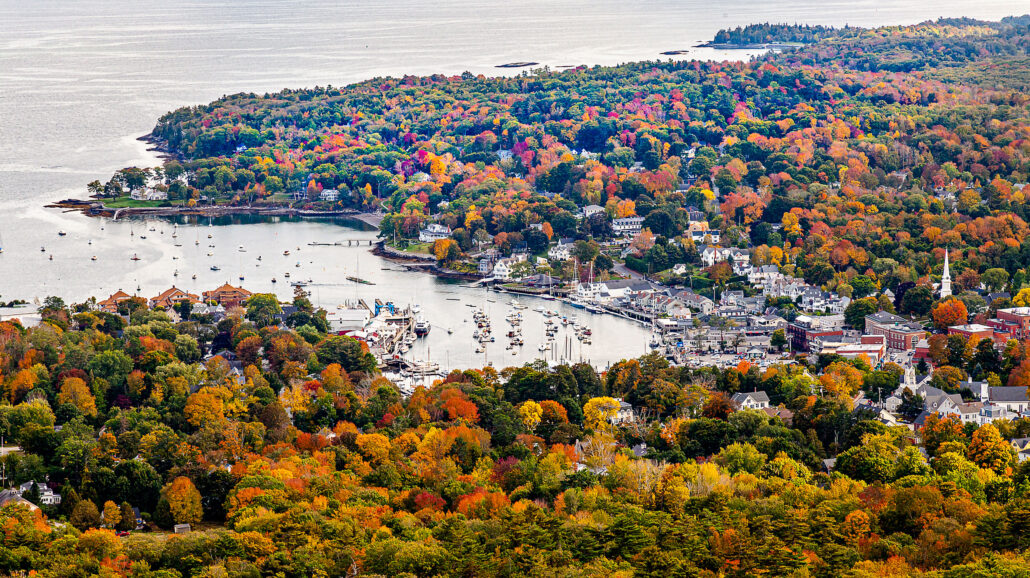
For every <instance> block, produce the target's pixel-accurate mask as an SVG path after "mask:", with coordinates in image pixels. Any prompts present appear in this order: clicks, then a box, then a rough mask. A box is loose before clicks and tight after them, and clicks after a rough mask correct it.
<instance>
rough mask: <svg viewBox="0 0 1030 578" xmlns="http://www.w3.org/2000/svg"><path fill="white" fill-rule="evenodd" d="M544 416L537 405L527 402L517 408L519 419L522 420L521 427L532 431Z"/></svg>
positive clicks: (541, 409) (531, 401)
mask: <svg viewBox="0 0 1030 578" xmlns="http://www.w3.org/2000/svg"><path fill="white" fill-rule="evenodd" d="M543 416H544V408H543V407H541V406H540V404H539V403H537V402H535V401H533V400H529V401H527V402H525V403H523V404H522V405H520V406H519V417H521V418H522V425H524V426H526V429H528V430H529V431H533V430H535V429H536V426H537V424H539V423H540V420H541V419H542V418H543Z"/></svg>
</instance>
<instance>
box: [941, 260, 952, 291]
mask: <svg viewBox="0 0 1030 578" xmlns="http://www.w3.org/2000/svg"><path fill="white" fill-rule="evenodd" d="M950 296H951V267H950V266H949V264H948V250H947V249H945V250H944V272H943V273H941V299H944V298H945V297H950Z"/></svg>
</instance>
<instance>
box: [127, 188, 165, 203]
mask: <svg viewBox="0 0 1030 578" xmlns="http://www.w3.org/2000/svg"><path fill="white" fill-rule="evenodd" d="M129 198H130V199H132V200H134V201H167V200H168V192H167V191H159V190H157V189H136V190H134V191H132V192H130V193H129Z"/></svg>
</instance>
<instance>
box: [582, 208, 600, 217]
mask: <svg viewBox="0 0 1030 578" xmlns="http://www.w3.org/2000/svg"><path fill="white" fill-rule="evenodd" d="M603 212H604V207H601V206H599V205H587V206H585V207H583V218H584V219H589V218H590V217H591V215H596V214H597V213H603Z"/></svg>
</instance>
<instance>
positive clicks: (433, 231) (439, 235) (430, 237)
mask: <svg viewBox="0 0 1030 578" xmlns="http://www.w3.org/2000/svg"><path fill="white" fill-rule="evenodd" d="M450 236H451V228H450V227H448V226H447V225H441V224H440V223H429V224H428V225H426V226H425V228H423V229H422V230H420V231H419V232H418V240H419V241H421V242H423V243H432V242H434V241H440V240H443V239H447V238H450Z"/></svg>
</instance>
